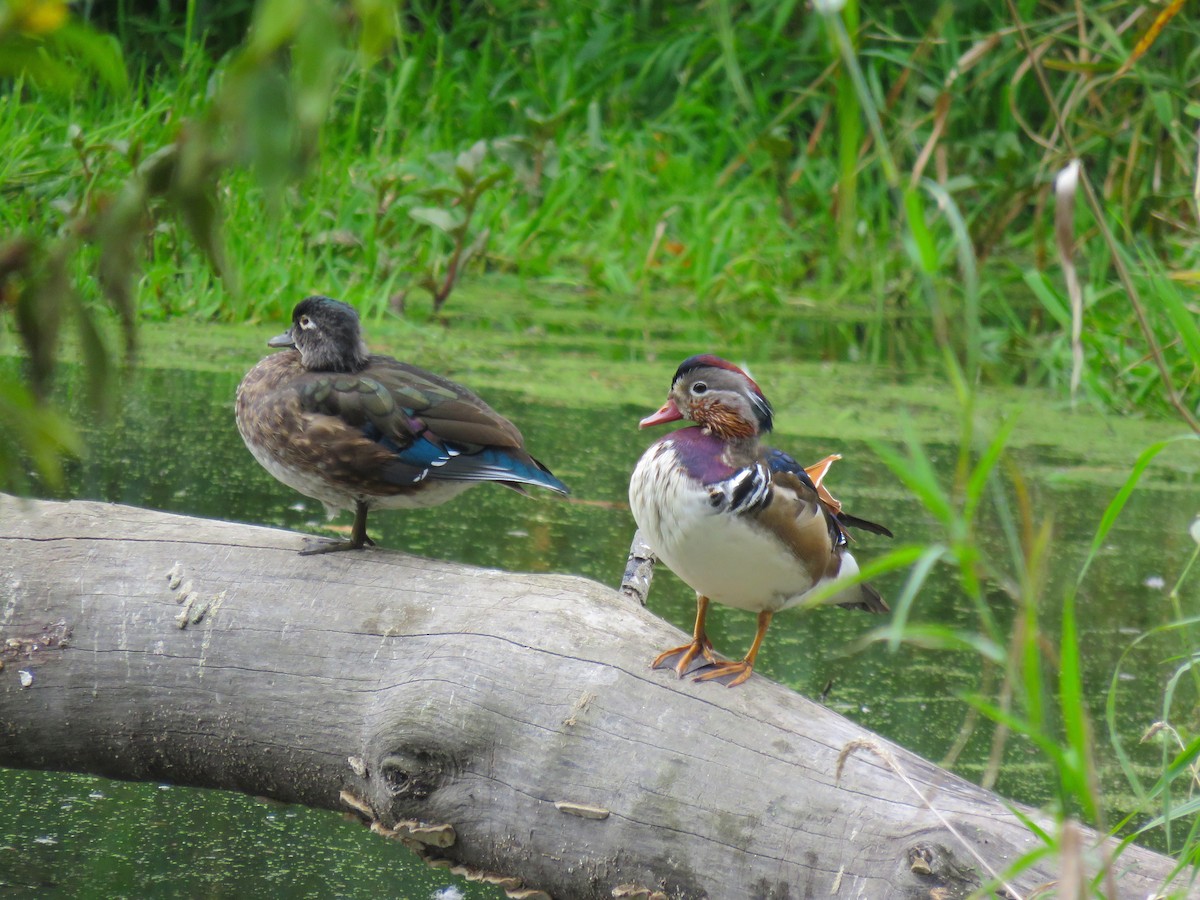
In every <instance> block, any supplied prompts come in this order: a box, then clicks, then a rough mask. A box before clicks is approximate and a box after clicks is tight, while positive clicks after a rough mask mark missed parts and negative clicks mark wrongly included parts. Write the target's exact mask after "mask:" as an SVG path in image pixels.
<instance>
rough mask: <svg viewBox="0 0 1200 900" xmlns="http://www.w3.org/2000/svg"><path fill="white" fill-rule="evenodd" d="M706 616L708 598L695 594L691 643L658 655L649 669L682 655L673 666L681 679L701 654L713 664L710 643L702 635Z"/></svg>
mask: <svg viewBox="0 0 1200 900" xmlns="http://www.w3.org/2000/svg"><path fill="white" fill-rule="evenodd" d="M707 615H708V598H707V597H705V596H704V595H703V594H697V595H696V625H695V627H694V628H693V629H692V642H691V643H690V644H684V645H683V646H682V647H672V648H671V649H670V650H667V651H664V652H663V653H660V654H658V656H656V657H655V658H654V662H652V663H650V668H652V669H657V668H659V667H660V666H662V665H664V664H665V663H666V662H667V660H669V659H670V658H671V657H672V656H674V655H675V654H677V653H681V654H683V655H682V656H680V657H679V662H677V663H676V664H675V665H674V666H673V668H674V669H675V674H676V675H678V676H679V677H680V678H682V677H683V676H684V674H685V673H686V672H687V670H688V666H690V665H691V664H692V661H693V660H694V659H695V658H696V657H697V656H699V655H701V654H703V656H704V658H705V659H707V660H708V661H709V662H710V663H715V662H716V661H717V658H716V656H715V655H714V654H713V648H712V642H711V641H709V639H708V635H707V634H705V633H704V619H705V617H706V616H707Z"/></svg>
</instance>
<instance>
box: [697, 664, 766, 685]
mask: <svg viewBox="0 0 1200 900" xmlns="http://www.w3.org/2000/svg"><path fill="white" fill-rule="evenodd" d="M753 672H754V663H752V662H748V661H746V660H744V659H740V660H738V661H737V662H728V661H726V660H721V661H719V662H715V661H714V662H713V664H712V665H710V666H706V667H705V670H704V671H703V672H701V673H700V674H699V675H697V676H696V677H695V678H694V679H692V680H693V681H721V683H722V684H724V685H725V687H736V686H737V685H739V684H741V683H742V682H743V681H745V680H746V679H747V678H749V677H750V676H751V674H753ZM725 678H728V679H729V680H728V681H722V679H725Z"/></svg>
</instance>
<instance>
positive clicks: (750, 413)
mask: <svg viewBox="0 0 1200 900" xmlns="http://www.w3.org/2000/svg"><path fill="white" fill-rule="evenodd" d="M773 415H774V412H773V410H772V409H771V404H770V403H769V402H767V398H766V397H765V396H763V392H762V391H761V390H760V389H759V387H758V385H757V384H755V383H754V381H753V379H751V378H750V376H749V375H747V374H746V373H745V372H743V371H742V370H741V369H739V368H738V367H737V366H735V365H733V364H732V363H730V362H726V361H725V360H723V359H720V358H719V357H716V356H711V355H707V354H705V355H701V356H693V357H691V358H690V359H687V360H684V362H683V363H682V364H681V365H680V366H679V369H678V370H677V371H676V372H675V378H674V380H673V381H672V383H671V390H670V393H669V395H668V398H667V402H666V403H665V404H664V405H663V407H662V408H661V409H660V410H658V412H656V413H653V414H652V415H649V416H647V417H646V418H644V419H642V420H641V422H640V425H639V427H641V428H647V427H649V426H652V425H661V424H663V423H666V422H673V421H676V420H679V419H688V420H691V421H692V422H695V423H696V424H695V425H692V426H689V427H686V428H680V429H678V430H676V431H673V432H671V433H670V434H667V435H664V436H663V437H661V438H659V439H658V440H657V441H656V442H655V443H653V444H651V445H650V448H649V449H648V450H646V452H645V453H644V454H643V455H642V457H641V459H640V460H639V461H638V463H637V466H636V467H635V468H634V470H633V476H632V477H631V479H630V482H629V505H630V508H631V510H632V512H633V517H634V519H635V520H636V521H637V525H638V528H639V529H641V532H642V535H643V537H644V539H645V541H646V543H647V544H648V545H649V546H650V548H651V549H652V550H653V551H654V553H655V555H656V556H658V558H659V559H661V560H662V561H663V562H664V563H666V565H667V566H668V567H670V569H671V570H672V571H673V572H674V573H675V574H676V575H678V576H679V577H680V578H681V579H682V580H683V581H684V582H685V583H686V584H687V585H688V586H689V587H691V588H692V589H693V590H694V591H696V625H695V628H694V630H693V632H692V640H691V642H690V643H688V644H685V645H684V646H682V647H675V648H673V649H671V650H667V651H666V652H664V653H662V654H660V655H659V656H658V657H657V658H656V659H655V660H654V662H653V663H651V666H652V668H659V667H660V666H663V665H666V664H668V662H669V661H670V660H671V659H672V658H673V657H676V656H678V657H679V659H678V661H677V662H676V663H675V665H674V669H675V672H676V674H677V675H679V676H680V677H682V676H683V675H684V674H686V673H687V671H688V667H689V666H690V665H691V663H692V662H693V661H694V660H695V659H696V657H698V656H703V657H704V659H705V660H707V662H708V664H709V665H707V666H706V667H705V671H703V672H702V673H701V674H700V675H698V676H697V678H696V680H697V681H707V680H711V679H728V680H727V681H726V684H727V685H728V686H729V687H733V686H734V685H738V684H741V683H742V682H744V681H745V680H746V679H748V678H749V677H750V674H751V672H753V670H754V660H755V658H756V657H757V656H758V651H759V648H760V647H761V646H762V642H763V638H764V636H765V635H766V633H767V628H768V627H769V626H770V624H771V618H772V616H774V615H775V613H777V612H779V610H781V609H787V608H788V607H790V606H796V605H797V604H799V603H802V602H803V601H804V599H805V597H806V596H808V595H809V594H810V593H811V592H812V591H813V590H814V589H815V588H817V587H821V586H824V585H826V584H828V583H831V582H834V583H836V582H838V581H841V580H844V579H850V578H852V577H853V576H854V575H856V574H857V573H858V564H857V563H856V562H855V561H854V557H853V556H852V555H851V554H850V551H849V549H848V548H847V543H848V540H849V539H848V535H847V533H846V527H847V526H855V527H858V528H862V529H864V530H867V531H872V532H875V533H876V534H884V535H887V536H888V537H891V536H892V533H891V532H890V531H888V529H886V528H884V527H883V526H882V525H876V524H875V523H873V522H868V521H866V520H865V519H859V518H857V517H855V516H851V515H849V514H847V513H845V512H843V511H842V509H841V504H839V503H838V502H837V501H836V500H834V499H833V497H831V496H830V495H829V493H828V492H827V491H826V490H825V489H824V488H823V487H821V486H820V482H821V480H822V479H823V478H824V475H825V472H826V471H827V470H828V467H829V465H830V464H831V463H832V462H833V460H834V459H838V458H839V457H836V456H833V457H828V458H827V459H825V460H822V461H821V462H820V463H818V464H817V465H815V466H812V467H810V469H808V470H806V469H804V468H803V467H802V466H801V465H800V464H799V463H797V462H796V461H795V460H794V459H793V458H792V457H790V456H788V454H786V453H784V452H783V451H782V450H775V449H771V448H769V447H765V446H763V445H762V444H761V443H760V438H761V436H762V435H764V434H766V433H767V432H769V431H770V430H771V426H772V419H773ZM710 601H715V602H717V603H723V604H725V605H726V606H732V607H735V608H737V609H746V610H752V611H754V612H757V613H758V630H757V632H756V633H755V635H754V642H753V643H752V644H751V646H750V650H749V651H748V652H747V653H746V655H745V657H744V658H743V659H741V660H740V661H736V662H733V661H727V660H718V659H717V657H716V656H715V654H714V653H713V647H712V643H711V642H710V641H709V639H708V636H707V635H706V634H705V630H704V620H705V616H706V615H707V613H708V606H709V602H710ZM828 602H829V603H834V604H837V605H839V606H844V607H847V608H850V609H862V610H866V611H867V612H874V613H882V612H887V611H888V605H887V604H886V603H885V602H884V600H883V598H882V597H881V596H880V595H879V592H878V591H876V590H875V589H874V588H873V587H871V586H870V585H869V584H866V583H865V582H859V583H856V584H847V586H846V588H845V590H843V591H840V592H838V593H837V594H836V595H834V596H833V597H831V598H830V599H829V600H828Z"/></svg>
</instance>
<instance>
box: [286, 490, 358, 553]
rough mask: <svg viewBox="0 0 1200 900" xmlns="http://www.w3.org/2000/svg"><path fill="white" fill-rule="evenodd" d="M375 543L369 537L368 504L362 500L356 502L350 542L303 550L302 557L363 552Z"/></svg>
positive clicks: (332, 542) (331, 543)
mask: <svg viewBox="0 0 1200 900" xmlns="http://www.w3.org/2000/svg"><path fill="white" fill-rule="evenodd" d="M374 546H375V542H374V541H373V540H371V539H370V538H369V537H367V504H365V503H363V501H361V500H355V501H354V526H353V527H352V528H351V529H350V540H348V541H331V542H329V543H325V544H321V545H320V546H317V547H313V548H312V549H310V550H301V551H300V555H301V556H316V555H317V554H318V553H337V552H338V551H339V550H361V549H362V548H363V547H374Z"/></svg>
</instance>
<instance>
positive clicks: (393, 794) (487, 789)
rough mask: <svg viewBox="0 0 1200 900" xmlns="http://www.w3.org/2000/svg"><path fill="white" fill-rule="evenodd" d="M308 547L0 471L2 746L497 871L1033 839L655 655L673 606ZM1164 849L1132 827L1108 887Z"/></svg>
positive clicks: (689, 887)
mask: <svg viewBox="0 0 1200 900" xmlns="http://www.w3.org/2000/svg"><path fill="white" fill-rule="evenodd" d="M301 546H302V543H301V537H300V536H299V535H296V534H291V533H288V532H283V531H278V530H273V529H267V528H259V527H252V526H246V525H235V524H230V523H225V522H212V521H205V520H200V519H194V518H186V517H182V516H174V515H166V514H163V513H156V512H150V511H146V510H140V509H133V508H129V507H121V506H110V505H106V504H99V503H87V502H74V503H50V502H29V501H19V500H15V499H13V498H9V497H4V496H2V495H0V660H2V661H3V670H2V671H0V765H6V766H17V767H26V768H39V769H52V770H71V771H78V772H90V773H96V774H100V775H107V776H112V777H116V778H124V779H153V780H156V781H159V780H162V781H170V782H173V783H175V784H180V785H192V786H203V787H214V788H224V789H227V790H236V791H245V792H248V793H252V794H256V795H265V796H269V797H274V798H277V799H279V800H283V801H288V802H294V803H303V804H308V805H310V806H316V807H326V808H330V809H343V810H345V809H353V810H355V811H357V812H358V813H359V814H360V815H361V816H362V817H363V819H364V821H366V822H368V823H371V824H372V825H373V827H374V828H375V829H376V830H378V831H380V832H382V833H384V834H387V835H390V836H393V837H399V838H401V839H403V840H405V842H406V843H409V844H410V845H411V846H414V847H416V848H418V849H419V851H420V852H421V854H422V855H423V856H425V858H426V859H427V860H429V861H431V862H433V863H434V864H437V865H455V866H462V867H466V868H465V870H466V871H469V872H471V873H473V874H476V875H482V874H483V873H496V874H495V875H494V876H493V877H495V878H501V879H506V880H504V881H503V882H502V883H504V884H505V886H506V887H507V888H508V889H510V891H512V892H513V895H514V896H527V897H536V896H543V894H542V893H540V892H545V893H546V894H549V895H552V896H557V897H612V896H623V897H637V896H640V897H650V896H663V897H712V898H738V897H756V898H767V897H771V898H784V897H792V898H796V897H828V896H831V895H832V896H836V897H867V898H875V897H903V898H908V897H912V898H916V897H922V898H928V897H935V896H936V897H946V898H949V897H962V896H966V895H967V894H968V893H970V891H971V890H972V889H973V888H974V887H976V886H977V885H979V884H980V883H981V882H986V881H987V880H988V878H989V875H988V869H989V868H990V869H992V870H995V871H997V872H1003V871H1004V870H1005V869H1006V867H1008V866H1009V865H1010V864H1011V863H1012V862H1013V861H1014V860H1016V859H1017V858H1018V857H1019V856H1021V855H1022V854H1024V853H1026V852H1027V851H1029V850H1031V849H1033V848H1034V847H1035V846H1036V841H1035V839H1034V837H1033V836H1032V835H1031V834H1030V832H1029V831H1028V829H1026V828H1025V827H1024V826H1023V825H1022V824H1021V823H1020V822H1019V821H1018V819H1017V818H1016V817H1015V816H1014V815H1013V814H1012V813H1011V812H1009V810H1008V808H1007V806H1006V804H1005V803H1004V802H1003V801H1002V800H1001V799H1000V798H998V797H997V796H995V795H994V794H991V793H989V792H987V791H984V790H983V789H981V788H979V787H976V786H975V785H972V784H970V783H968V782H966V781H964V780H962V779H960V778H958V777H956V776H954V775H952V774H950V773H947V772H944V771H942V770H940V769H938V768H937V767H936V766H934V765H932V764H931V763H928V762H926V761H925V760H922V759H920V758H918V757H916V756H914V755H913V754H911V753H908V752H906V751H905V750H903V749H902V748H900V747H897V746H895V745H893V744H890V743H889V742H887V741H886V740H884V739H882V738H879V737H875V736H873V735H871V734H869V733H868V732H866V731H865V730H864V729H862V728H861V727H859V726H857V725H855V724H854V723H852V722H850V721H848V720H846V719H844V718H843V717H841V716H839V715H837V714H835V713H833V712H831V711H829V710H827V709H825V708H824V707H821V706H819V705H818V704H816V703H813V702H811V701H809V700H807V699H805V698H804V697H801V696H799V695H797V694H796V693H794V692H792V691H790V690H788V689H786V688H784V687H782V686H780V685H777V684H774V683H772V682H771V681H769V680H768V679H766V678H762V677H758V676H756V677H754V678H753V679H751V681H750V682H748V683H747V684H745V685H743V686H742V687H740V688H738V689H736V690H726V689H724V688H722V687H720V686H718V685H712V684H704V685H699V684H694V683H692V682H691V681H689V680H678V679H676V678H675V677H674V675H673V674H672V673H670V672H666V671H651V670H650V669H649V668H648V661H649V660H650V659H651V658H652V657H653V655H654V654H655V652H657V651H658V650H659V649H661V648H662V647H666V646H669V645H671V644H673V643H678V642H679V633H678V631H677V630H676V629H674V628H673V627H671V626H670V625H668V624H666V623H665V622H662V621H661V620H659V619H657V618H655V617H654V616H653V615H652V614H650V613H648V612H646V611H645V610H644V609H642V608H641V607H640V606H638V605H636V603H635V602H633V601H631V600H628V599H624V598H622V597H621V596H620V595H619V594H618V593H617V592H616V591H613V590H610V589H608V588H605V587H603V586H601V585H598V584H595V583H593V582H590V581H587V580H584V579H580V578H570V577H560V576H531V575H514V574H510V573H506V572H498V571H486V570H480V569H475V568H469V567H465V566H461V565H455V564H451V563H444V562H434V561H430V560H426V559H420V558H416V557H413V556H408V555H405V554H403V553H398V552H390V551H381V550H374V551H363V552H361V553H338V554H330V555H326V556H309V557H302V556H298V555H297V554H296V551H297V550H298V549H299V548H300V547H301ZM839 770H840V775H839ZM900 773H903V774H902V775H901V774H900ZM931 807H932V809H936V812H934V811H932V809H931ZM1029 814H1030V815H1032V816H1033V817H1034V819H1035V820H1037V821H1039V822H1041V824H1042V825H1043V826H1044V827H1046V828H1053V825H1052V824H1051V823H1048V822H1046V821H1045V820H1043V819H1041V818H1040V817H1039V816H1038V815H1037V814H1035V813H1029ZM1085 841H1086V842H1087V843H1088V846H1089V847H1091V848H1092V854H1093V856H1094V857H1096V858H1098V857H1099V855H1100V852H1099V850H1098V849H1097V841H1098V838H1097V837H1096V835H1094V834H1093V833H1090V832H1088V833H1086V835H1085ZM1096 858H1093V859H1090V861H1089V865H1090V866H1092V867H1095V866H1096V865H1097V860H1096ZM1057 867H1058V863H1057V862H1056V861H1054V860H1050V861H1043V862H1042V863H1040V864H1039V865H1038V866H1036V867H1035V868H1033V869H1032V870H1029V871H1027V872H1025V873H1023V874H1021V875H1019V876H1017V877H1016V878H1015V880H1014V882H1013V883H1011V884H1009V885H1008V886H1007V888H1004V889H1003V890H1008V891H1009V892H1010V893H1011V895H1014V896H1020V897H1028V896H1029V895H1030V893H1031V891H1032V890H1033V888H1034V886H1035V885H1037V884H1039V883H1043V882H1049V881H1053V880H1054V879H1055V877H1056V875H1055V873H1056V871H1057ZM1171 868H1172V863H1171V861H1170V860H1169V859H1167V858H1166V857H1162V856H1158V855H1156V854H1154V853H1151V852H1149V851H1146V850H1142V849H1140V848H1136V847H1132V848H1128V849H1126V850H1125V851H1124V852H1123V853H1121V855H1120V856H1119V858H1118V859H1117V861H1116V863H1115V870H1116V872H1117V873H1118V874H1117V883H1118V884H1119V885H1120V888H1121V896H1123V897H1124V896H1128V897H1139V898H1140V897H1147V896H1152V895H1153V894H1154V893H1155V891H1156V890H1158V888H1159V886H1160V885H1161V884H1162V883H1163V881H1164V879H1165V878H1166V877H1167V875H1168V873H1169V872H1170V871H1171ZM1093 870H1094V868H1093ZM939 890H940V891H941V892H940V893H939V892H938V891H939ZM1001 896H1003V894H1001Z"/></svg>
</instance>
